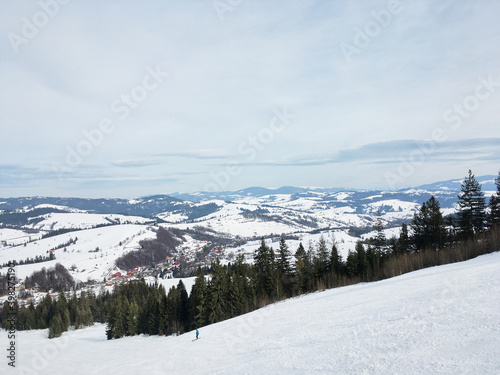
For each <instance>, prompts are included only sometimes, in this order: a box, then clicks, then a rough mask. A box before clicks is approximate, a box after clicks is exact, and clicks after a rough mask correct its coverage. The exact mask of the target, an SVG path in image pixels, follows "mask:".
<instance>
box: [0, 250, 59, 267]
mask: <svg viewBox="0 0 500 375" xmlns="http://www.w3.org/2000/svg"><path fill="white" fill-rule="evenodd" d="M54 259H56V256H55V255H54V253H49V255H47V256H43V255H36V256H35V257H34V258H26V260H21V261H19V262H18V261H16V260H11V261H10V262H7V263H4V264H2V267H8V266H9V264H14V265H16V266H22V265H23V264H34V263H42V262H49V261H51V260H54Z"/></svg>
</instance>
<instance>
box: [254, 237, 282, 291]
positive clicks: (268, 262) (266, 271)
mask: <svg viewBox="0 0 500 375" xmlns="http://www.w3.org/2000/svg"><path fill="white" fill-rule="evenodd" d="M254 261H255V270H256V273H257V290H256V292H257V295H258V296H267V297H268V298H269V299H273V298H274V297H275V294H276V292H277V290H276V289H277V288H276V281H277V277H276V276H277V272H276V267H275V265H276V264H275V260H274V250H273V249H272V248H270V247H268V246H267V245H266V241H265V240H264V237H262V239H261V244H260V247H259V248H258V249H257V250H256V252H255V255H254Z"/></svg>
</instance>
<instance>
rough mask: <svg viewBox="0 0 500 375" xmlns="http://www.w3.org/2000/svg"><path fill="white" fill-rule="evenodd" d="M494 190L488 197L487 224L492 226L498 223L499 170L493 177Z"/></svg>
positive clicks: (499, 202)
mask: <svg viewBox="0 0 500 375" xmlns="http://www.w3.org/2000/svg"><path fill="white" fill-rule="evenodd" d="M495 186H496V188H497V190H496V192H495V193H494V194H493V195H492V196H491V198H490V204H489V207H490V217H489V224H490V227H491V228H493V227H495V226H499V225H500V172H498V176H497V178H496V179H495Z"/></svg>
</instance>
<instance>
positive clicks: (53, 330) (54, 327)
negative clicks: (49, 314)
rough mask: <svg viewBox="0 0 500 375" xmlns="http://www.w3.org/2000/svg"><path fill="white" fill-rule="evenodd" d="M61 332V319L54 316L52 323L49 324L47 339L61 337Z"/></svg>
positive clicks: (57, 315) (58, 316)
mask: <svg viewBox="0 0 500 375" xmlns="http://www.w3.org/2000/svg"><path fill="white" fill-rule="evenodd" d="M63 331H64V330H63V322H62V319H61V315H59V314H56V315H55V316H54V317H53V318H52V321H51V322H50V327H49V339H52V338H55V337H59V336H61V335H62V333H63Z"/></svg>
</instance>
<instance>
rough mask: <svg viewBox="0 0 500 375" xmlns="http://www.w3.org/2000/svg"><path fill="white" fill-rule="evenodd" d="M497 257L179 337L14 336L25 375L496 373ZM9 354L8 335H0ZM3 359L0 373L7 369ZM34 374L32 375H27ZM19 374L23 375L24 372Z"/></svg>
mask: <svg viewBox="0 0 500 375" xmlns="http://www.w3.org/2000/svg"><path fill="white" fill-rule="evenodd" d="M499 297H500V253H498V252H497V253H494V254H490V255H485V256H482V257H479V258H476V259H473V260H470V261H467V262H462V263H455V264H451V265H446V266H441V267H433V268H429V269H425V270H421V271H417V272H413V273H409V274H406V275H402V276H399V277H395V278H392V279H388V280H383V281H380V282H374V283H366V284H358V285H353V286H348V287H343V288H337V289H333V290H328V291H325V292H318V293H314V294H310V295H306V296H302V297H300V298H295V299H291V300H288V301H284V302H281V303H276V304H274V305H270V306H267V307H265V308H263V309H260V310H257V311H254V312H252V313H250V314H246V315H243V316H240V317H237V318H234V319H231V320H227V321H224V322H220V323H218V324H214V325H211V326H207V327H203V328H200V339H199V340H197V341H193V339H194V338H195V334H194V332H188V333H186V334H183V335H181V336H178V337H172V336H171V337H159V336H152V337H147V336H136V337H130V338H122V339H119V340H111V341H108V340H106V337H105V332H104V330H105V326H104V325H97V326H94V327H91V328H88V329H83V330H78V331H73V332H68V333H65V334H64V335H63V336H62V337H61V338H58V339H54V340H48V339H47V330H40V331H31V332H19V333H18V337H17V356H18V357H17V366H18V367H17V370H22V369H25V372H24V373H26V374H54V375H55V374H68V373H71V374H85V375H87V374H97V373H99V374H107V375H115V374H231V375H233V374H311V373H314V374H426V375H427V374H499V373H500V298H499ZM1 337H2V347H7V342H6V340H7V339H6V335H1ZM6 362H7V359H6V358H4V359H3V363H2V365H1V368H2V374H10V373H18V372H15V371H11V368H9V367H8V366H7V364H6ZM33 369H34V370H36V371H32V370H33ZM20 373H23V372H20Z"/></svg>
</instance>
